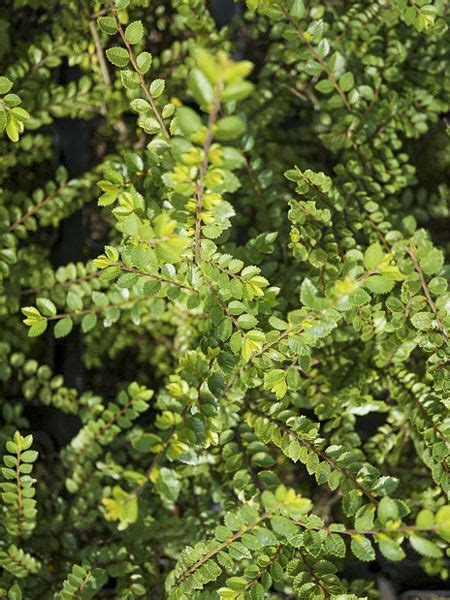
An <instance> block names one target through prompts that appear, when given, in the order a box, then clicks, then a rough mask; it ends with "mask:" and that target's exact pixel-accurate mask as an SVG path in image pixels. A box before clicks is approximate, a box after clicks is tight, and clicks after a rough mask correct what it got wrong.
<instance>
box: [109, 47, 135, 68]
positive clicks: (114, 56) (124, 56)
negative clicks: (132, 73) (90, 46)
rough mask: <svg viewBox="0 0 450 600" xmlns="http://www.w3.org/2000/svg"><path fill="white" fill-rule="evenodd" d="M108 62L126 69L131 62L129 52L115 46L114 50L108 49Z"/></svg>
mask: <svg viewBox="0 0 450 600" xmlns="http://www.w3.org/2000/svg"><path fill="white" fill-rule="evenodd" d="M106 56H107V57H108V60H109V61H110V62H111V63H112V64H113V65H115V66H116V67H126V66H127V64H128V61H129V57H128V52H127V51H126V50H125V48H121V47H120V46H114V48H108V50H107V51H106Z"/></svg>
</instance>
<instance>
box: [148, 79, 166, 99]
mask: <svg viewBox="0 0 450 600" xmlns="http://www.w3.org/2000/svg"><path fill="white" fill-rule="evenodd" d="M164 86H165V81H164V79H155V80H154V81H152V83H151V84H150V94H151V95H152V96H153V98H158V97H159V96H161V94H162V93H163V91H164Z"/></svg>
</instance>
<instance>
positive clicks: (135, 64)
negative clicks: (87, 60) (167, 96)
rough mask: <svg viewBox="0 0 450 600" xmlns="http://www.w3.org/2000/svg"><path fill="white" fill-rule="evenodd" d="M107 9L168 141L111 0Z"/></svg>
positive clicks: (159, 116)
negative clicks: (109, 10)
mask: <svg viewBox="0 0 450 600" xmlns="http://www.w3.org/2000/svg"><path fill="white" fill-rule="evenodd" d="M109 7H110V9H111V12H112V15H113V17H114V19H115V21H116V25H117V29H118V31H119V34H120V37H121V38H122V41H123V43H124V44H125V47H126V49H127V52H128V57H129V59H130V62H131V64H132V65H133V68H134V70H135V71H136V73H137V76H138V78H139V83H140V85H141V88H142V91H143V92H144V94H145V97H146V98H147V100H148V102H149V104H150V106H151V107H152V110H153V114H154V115H155V117H156V120H157V121H158V123H159V125H160V127H161V131H162V132H163V134H164V137H165V138H166V139H167V140H168V139H170V135H169V132H168V131H167V128H166V126H165V124H164V120H163V118H162V116H161V115H160V113H159V110H158V108H157V106H156V104H155V101H154V99H153V96H152V95H151V93H150V90H149V89H148V87H147V84H146V83H145V80H144V77H143V76H142V73H141V70H140V69H139V66H138V64H137V62H136V57H135V55H134V52H133V49H132V48H131V45H130V43H129V41H128V40H127V38H126V35H125V32H124V30H123V27H122V24H121V22H120V19H119V16H118V14H117V9H116V7H115V6H114V4H113V3H112V0H109Z"/></svg>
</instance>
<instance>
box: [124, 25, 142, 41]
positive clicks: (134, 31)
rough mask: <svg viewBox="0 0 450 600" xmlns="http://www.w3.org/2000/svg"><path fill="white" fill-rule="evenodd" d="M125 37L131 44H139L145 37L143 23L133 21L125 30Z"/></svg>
mask: <svg viewBox="0 0 450 600" xmlns="http://www.w3.org/2000/svg"><path fill="white" fill-rule="evenodd" d="M125 37H126V38H127V40H128V41H129V42H130V44H138V43H139V42H140V41H141V40H142V38H143V37H144V26H143V25H142V21H133V22H132V23H130V24H129V25H128V27H127V28H126V29H125Z"/></svg>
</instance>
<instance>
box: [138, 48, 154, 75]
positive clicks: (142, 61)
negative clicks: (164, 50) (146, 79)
mask: <svg viewBox="0 0 450 600" xmlns="http://www.w3.org/2000/svg"><path fill="white" fill-rule="evenodd" d="M136 63H137V66H138V67H139V70H140V72H141V73H142V74H143V75H144V74H145V73H147V71H148V70H149V69H150V67H151V65H152V55H151V54H150V52H141V53H140V54H138V56H137V57H136Z"/></svg>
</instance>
